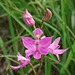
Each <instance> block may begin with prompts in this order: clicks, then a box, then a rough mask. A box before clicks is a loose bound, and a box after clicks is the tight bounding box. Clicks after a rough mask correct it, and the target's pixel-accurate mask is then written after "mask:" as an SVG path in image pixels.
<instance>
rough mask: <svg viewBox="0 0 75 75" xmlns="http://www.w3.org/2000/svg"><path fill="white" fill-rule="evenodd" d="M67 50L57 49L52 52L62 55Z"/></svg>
mask: <svg viewBox="0 0 75 75" xmlns="http://www.w3.org/2000/svg"><path fill="white" fill-rule="evenodd" d="M68 49H69V48H67V49H57V50H55V51H54V54H63V53H64V52H65V51H67V50H68Z"/></svg>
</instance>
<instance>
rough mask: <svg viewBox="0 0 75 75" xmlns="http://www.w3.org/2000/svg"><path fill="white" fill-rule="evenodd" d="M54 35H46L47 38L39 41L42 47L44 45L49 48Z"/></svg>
mask: <svg viewBox="0 0 75 75" xmlns="http://www.w3.org/2000/svg"><path fill="white" fill-rule="evenodd" d="M52 38H53V36H52V37H46V38H43V39H41V40H40V41H39V44H40V47H44V48H47V47H49V46H50V44H51V41H52Z"/></svg>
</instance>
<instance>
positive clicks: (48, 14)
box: [42, 8, 52, 21]
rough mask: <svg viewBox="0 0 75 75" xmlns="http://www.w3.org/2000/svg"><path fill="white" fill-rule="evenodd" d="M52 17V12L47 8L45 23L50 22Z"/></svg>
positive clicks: (44, 17)
mask: <svg viewBox="0 0 75 75" xmlns="http://www.w3.org/2000/svg"><path fill="white" fill-rule="evenodd" d="M51 17H52V12H51V11H50V10H49V9H48V8H47V9H46V12H45V14H44V16H43V18H42V20H43V21H48V20H49V19H51Z"/></svg>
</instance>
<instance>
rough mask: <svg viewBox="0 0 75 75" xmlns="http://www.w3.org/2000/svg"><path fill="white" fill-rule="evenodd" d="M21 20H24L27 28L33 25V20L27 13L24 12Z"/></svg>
mask: <svg viewBox="0 0 75 75" xmlns="http://www.w3.org/2000/svg"><path fill="white" fill-rule="evenodd" d="M23 19H24V22H25V23H26V24H27V25H28V26H32V25H35V21H34V19H33V18H32V16H31V14H30V13H29V12H28V11H27V9H26V11H25V12H24V14H23Z"/></svg>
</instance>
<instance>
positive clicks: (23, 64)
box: [10, 52, 30, 70]
mask: <svg viewBox="0 0 75 75" xmlns="http://www.w3.org/2000/svg"><path fill="white" fill-rule="evenodd" d="M17 58H18V62H20V63H21V64H20V65H19V66H12V65H10V67H11V68H12V69H13V70H17V69H19V68H20V67H26V65H27V64H28V63H30V57H29V56H26V58H25V57H23V56H22V55H21V54H20V53H19V52H18V55H17Z"/></svg>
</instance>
